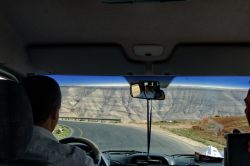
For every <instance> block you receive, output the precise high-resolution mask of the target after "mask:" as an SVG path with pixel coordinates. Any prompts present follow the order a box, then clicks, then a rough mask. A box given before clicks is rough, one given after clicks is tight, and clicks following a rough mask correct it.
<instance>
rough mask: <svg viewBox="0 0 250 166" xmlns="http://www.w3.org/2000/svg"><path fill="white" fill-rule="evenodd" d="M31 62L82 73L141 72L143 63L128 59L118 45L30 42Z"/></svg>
mask: <svg viewBox="0 0 250 166" xmlns="http://www.w3.org/2000/svg"><path fill="white" fill-rule="evenodd" d="M28 52H29V58H30V60H31V63H32V64H33V65H34V67H36V68H37V69H40V70H42V71H44V72H46V73H56V74H81V75H127V74H130V73H136V74H142V73H144V69H145V67H144V66H143V64H140V63H135V62H131V61H130V60H129V59H128V58H127V57H126V54H125V52H124V50H123V48H122V47H121V46H119V45H108V46H93V45H91V46H89V45H87V46H33V47H29V48H28Z"/></svg>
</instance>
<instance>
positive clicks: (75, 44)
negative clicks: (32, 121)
mask: <svg viewBox="0 0 250 166" xmlns="http://www.w3.org/2000/svg"><path fill="white" fill-rule="evenodd" d="M249 11H250V1H246V0H238V1H237V3H236V2H235V1H233V0H220V1H218V0H210V1H201V0H186V1H185V0H184V1H170V2H159V1H158V2H152V3H146V2H145V3H124V4H123V3H120V4H119V3H113V4H108V3H104V2H102V0H84V1H83V0H74V1H72V0H54V1H50V0H44V1H34V0H26V1H20V0H11V1H9V0H2V1H1V2H0V22H1V26H0V36H1V38H0V65H1V68H2V69H6V68H7V69H9V70H10V71H12V72H13V73H15V74H17V75H19V76H26V75H27V74H32V73H36V74H37V73H40V74H41V73H42V74H48V73H51V74H70V75H213V76H214V75H215V76H217V75H218V76H219V75H228V76H230V75H249V74H250V67H249V64H250V56H249V54H250V31H249V27H250V19H249V17H250V12H249Z"/></svg>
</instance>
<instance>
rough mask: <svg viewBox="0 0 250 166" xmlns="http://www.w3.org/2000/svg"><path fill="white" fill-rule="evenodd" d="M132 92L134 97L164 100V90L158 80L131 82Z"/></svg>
mask: <svg viewBox="0 0 250 166" xmlns="http://www.w3.org/2000/svg"><path fill="white" fill-rule="evenodd" d="M130 94H131V97H133V98H139V99H148V100H164V99H165V94H164V91H163V90H161V89H160V83H159V82H158V81H141V82H137V83H131V84H130Z"/></svg>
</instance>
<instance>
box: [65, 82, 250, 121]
mask: <svg viewBox="0 0 250 166" xmlns="http://www.w3.org/2000/svg"><path fill="white" fill-rule="evenodd" d="M61 90H62V94H63V104H62V109H61V116H76V117H88V118H90V117H94V118H121V119H122V120H123V121H131V120H132V121H133V120H136V121H143V120H145V119H146V100H141V99H134V98H131V97H130V93H129V88H99V87H96V88H95V87H61ZM164 91H165V94H166V99H165V100H164V101H153V119H154V120H157V121H158V120H169V119H201V118H204V117H207V116H213V115H243V114H244V107H245V106H244V102H243V99H244V97H245V96H246V93H247V91H244V90H221V89H204V88H183V87H170V88H168V89H165V90H164Z"/></svg>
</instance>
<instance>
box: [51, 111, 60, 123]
mask: <svg viewBox="0 0 250 166" xmlns="http://www.w3.org/2000/svg"><path fill="white" fill-rule="evenodd" d="M58 118H59V110H57V111H54V112H52V113H51V119H52V120H54V121H57V120H58Z"/></svg>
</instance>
